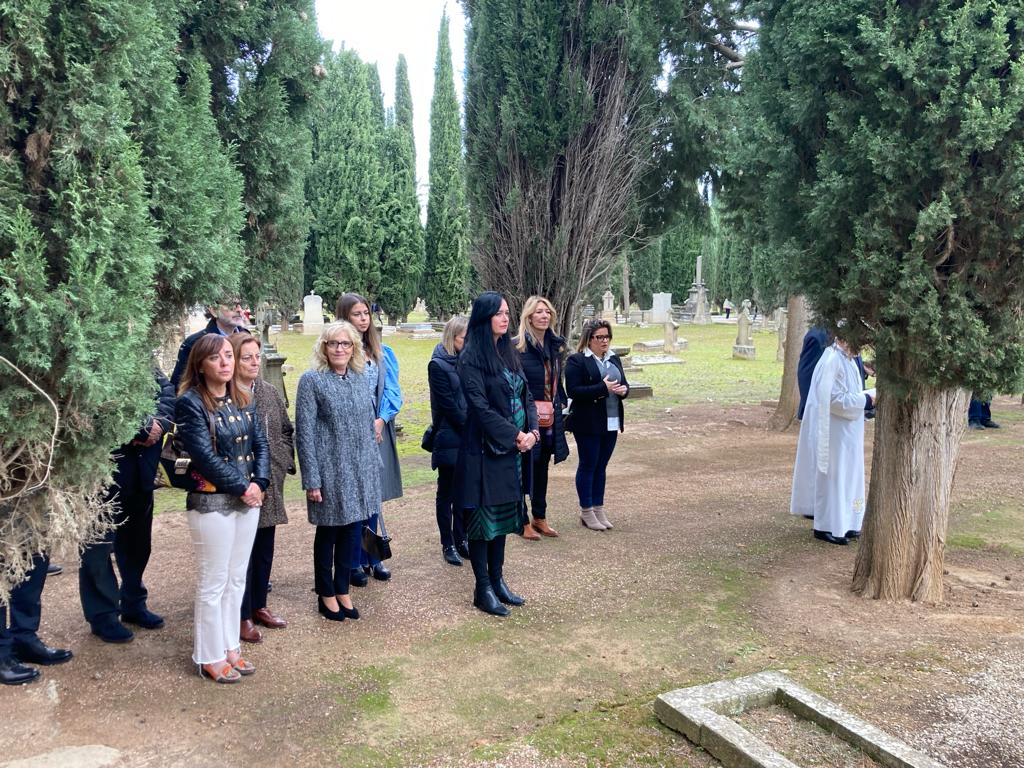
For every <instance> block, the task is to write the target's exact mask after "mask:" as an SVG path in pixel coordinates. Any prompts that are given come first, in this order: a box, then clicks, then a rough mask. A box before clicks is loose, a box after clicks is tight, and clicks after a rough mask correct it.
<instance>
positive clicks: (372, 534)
mask: <svg viewBox="0 0 1024 768" xmlns="http://www.w3.org/2000/svg"><path fill="white" fill-rule="evenodd" d="M381 534H383V535H381ZM363 551H364V552H365V553H366V554H368V555H369V556H370V557H372V558H374V559H376V560H387V559H388V558H390V557H391V537H390V536H388V529H387V528H386V527H385V525H384V510H383V509H382V510H381V511H380V533H379V534H378V533H377V532H376V531H375V530H373V528H371V527H370V526H368V525H364V526H363Z"/></svg>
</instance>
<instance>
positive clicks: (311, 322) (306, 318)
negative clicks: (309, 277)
mask: <svg viewBox="0 0 1024 768" xmlns="http://www.w3.org/2000/svg"><path fill="white" fill-rule="evenodd" d="M302 310H303V316H302V335H303V336H319V335H320V331H322V330H323V329H324V300H323V298H321V297H320V296H317V295H316V294H315V293H314V292H313V291H310V292H309V296H303V297H302Z"/></svg>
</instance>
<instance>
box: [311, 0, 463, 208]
mask: <svg viewBox="0 0 1024 768" xmlns="http://www.w3.org/2000/svg"><path fill="white" fill-rule="evenodd" d="M446 6H447V9H448V16H449V19H450V22H449V37H450V40H451V48H452V64H453V66H454V68H455V91H456V93H458V96H459V101H460V103H461V101H462V80H463V74H462V73H463V70H464V69H465V61H466V56H465V20H464V18H463V15H462V6H460V5H459V4H458V3H457V2H455V1H454V0H450V1H449V2H445V0H371V1H370V2H368V1H367V0H317V3H316V15H317V22H318V24H319V26H320V34H321V35H322V36H323V37H324V38H325V39H327V40H330V41H332V42H333V44H334V48H335V50H338V49H340V48H341V47H342V44H344V46H345V48H348V49H350V50H354V51H356V52H357V53H358V54H359V57H360V58H361V59H362V60H363V61H367V62H376V63H377V68H378V69H379V70H380V80H381V88H382V89H383V91H384V106H385V107H390V106H392V104H393V103H394V100H395V65H396V64H397V63H398V54H400V53H404V54H405V60H406V61H407V62H408V64H409V86H410V88H411V89H412V108H413V120H414V131H415V134H416V181H417V183H418V184H419V185H420V189H421V196H420V197H421V204H422V201H423V200H424V199H425V197H424V195H423V194H422V190H425V189H426V184H427V181H428V174H427V170H428V168H429V163H430V158H429V152H430V99H431V97H432V96H433V93H434V59H435V58H436V57H437V30H438V28H439V27H440V25H441V13H442V11H443V10H444V9H445V7H446Z"/></svg>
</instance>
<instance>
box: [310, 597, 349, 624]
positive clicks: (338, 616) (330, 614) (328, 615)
mask: <svg viewBox="0 0 1024 768" xmlns="http://www.w3.org/2000/svg"><path fill="white" fill-rule="evenodd" d="M338 607H339V608H340V607H341V606H340V605H339V606H338ZM316 609H317V610H318V611H319V612H320V615H321V616H323V617H324V618H325V619H328V620H329V621H344V620H345V614H344V613H342V612H341V611H332V610H331V609H330V608H328V607H327V606H326V605H324V601H323V600H321V599H320V598H319V597H318V598H317V599H316Z"/></svg>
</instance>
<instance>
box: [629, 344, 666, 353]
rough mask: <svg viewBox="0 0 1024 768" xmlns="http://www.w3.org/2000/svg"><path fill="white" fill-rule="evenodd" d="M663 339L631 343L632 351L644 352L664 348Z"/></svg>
mask: <svg viewBox="0 0 1024 768" xmlns="http://www.w3.org/2000/svg"><path fill="white" fill-rule="evenodd" d="M664 348H665V342H664V341H638V342H636V343H634V344H633V351H634V352H646V351H648V350H652V349H664Z"/></svg>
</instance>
